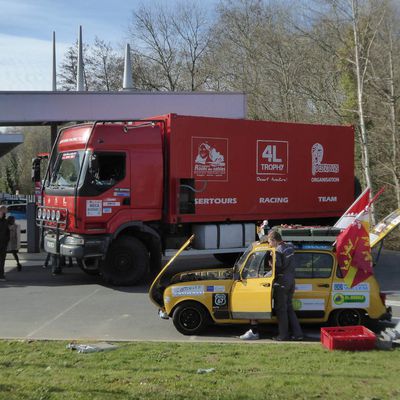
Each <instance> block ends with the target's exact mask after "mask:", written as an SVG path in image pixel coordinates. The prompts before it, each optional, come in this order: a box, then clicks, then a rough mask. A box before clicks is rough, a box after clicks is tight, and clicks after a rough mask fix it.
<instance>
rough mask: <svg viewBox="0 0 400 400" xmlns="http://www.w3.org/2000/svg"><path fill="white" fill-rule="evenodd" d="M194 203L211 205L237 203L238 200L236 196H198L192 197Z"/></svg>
mask: <svg viewBox="0 0 400 400" xmlns="http://www.w3.org/2000/svg"><path fill="white" fill-rule="evenodd" d="M194 201H195V204H196V205H200V204H201V205H206V206H208V205H212V204H222V205H226V204H237V203H238V200H237V198H236V197H209V198H205V197H200V198H197V199H194Z"/></svg>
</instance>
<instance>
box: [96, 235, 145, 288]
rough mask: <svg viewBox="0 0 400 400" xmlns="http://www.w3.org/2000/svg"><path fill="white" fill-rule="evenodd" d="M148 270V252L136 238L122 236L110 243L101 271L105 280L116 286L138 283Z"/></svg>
mask: <svg viewBox="0 0 400 400" xmlns="http://www.w3.org/2000/svg"><path fill="white" fill-rule="evenodd" d="M148 271H149V252H148V251H147V249H146V246H145V245H144V244H143V243H142V242H141V241H140V240H139V239H137V238H135V237H129V236H122V237H120V238H118V239H117V240H116V241H115V242H113V243H112V244H111V245H110V248H109V249H108V252H107V256H106V259H105V262H103V263H102V265H101V273H102V275H103V279H104V280H105V281H106V282H109V283H111V284H114V285H117V286H132V285H136V284H137V283H139V282H140V281H141V280H142V279H143V278H144V277H145V276H146V275H147V273H148Z"/></svg>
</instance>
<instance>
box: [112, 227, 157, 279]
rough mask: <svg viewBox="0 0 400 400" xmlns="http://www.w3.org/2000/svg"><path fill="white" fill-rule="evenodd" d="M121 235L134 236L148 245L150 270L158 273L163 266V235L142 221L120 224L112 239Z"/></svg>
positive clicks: (152, 272)
mask: <svg viewBox="0 0 400 400" xmlns="http://www.w3.org/2000/svg"><path fill="white" fill-rule="evenodd" d="M120 236H134V237H136V238H137V239H139V240H140V241H141V242H143V244H144V245H145V246H146V248H147V250H148V251H149V253H150V272H151V274H152V275H154V274H156V273H157V272H158V271H159V270H160V268H161V253H162V245H161V237H160V235H159V233H158V232H157V231H156V230H155V229H154V228H152V227H150V226H148V225H146V224H144V223H143V222H141V221H130V222H126V223H125V224H122V225H121V226H119V227H118V228H117V229H116V231H115V232H114V233H113V234H112V236H111V240H112V241H114V240H116V239H117V238H118V237H120Z"/></svg>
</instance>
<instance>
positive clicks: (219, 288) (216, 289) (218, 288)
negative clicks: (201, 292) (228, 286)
mask: <svg viewBox="0 0 400 400" xmlns="http://www.w3.org/2000/svg"><path fill="white" fill-rule="evenodd" d="M206 292H225V286H206Z"/></svg>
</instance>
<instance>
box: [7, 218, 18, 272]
mask: <svg viewBox="0 0 400 400" xmlns="http://www.w3.org/2000/svg"><path fill="white" fill-rule="evenodd" d="M7 221H8V228H9V229H10V241H9V242H8V246H7V253H11V254H12V255H13V256H14V259H15V261H16V262H17V271H21V269H22V265H21V263H20V262H19V257H18V250H19V248H20V238H19V226H18V225H17V224H16V223H15V217H14V216H13V215H9V217H8V218H7Z"/></svg>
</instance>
